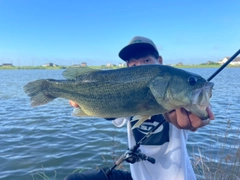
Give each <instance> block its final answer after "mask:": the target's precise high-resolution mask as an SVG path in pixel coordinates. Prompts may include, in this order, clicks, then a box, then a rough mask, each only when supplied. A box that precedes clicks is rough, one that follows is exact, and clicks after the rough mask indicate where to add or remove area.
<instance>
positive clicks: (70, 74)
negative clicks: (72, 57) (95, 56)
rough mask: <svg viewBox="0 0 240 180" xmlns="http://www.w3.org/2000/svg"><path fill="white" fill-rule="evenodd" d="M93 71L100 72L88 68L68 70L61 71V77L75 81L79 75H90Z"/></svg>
mask: <svg viewBox="0 0 240 180" xmlns="http://www.w3.org/2000/svg"><path fill="white" fill-rule="evenodd" d="M94 71H100V70H97V69H92V68H89V67H78V68H69V69H66V70H65V71H63V73H62V75H63V77H65V78H66V79H76V78H77V77H78V76H80V75H83V74H87V73H91V72H94Z"/></svg>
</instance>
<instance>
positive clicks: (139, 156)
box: [106, 119, 166, 175]
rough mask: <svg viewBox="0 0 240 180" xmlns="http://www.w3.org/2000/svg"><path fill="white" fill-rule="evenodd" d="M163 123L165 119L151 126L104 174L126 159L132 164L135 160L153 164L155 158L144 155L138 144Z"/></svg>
mask: <svg viewBox="0 0 240 180" xmlns="http://www.w3.org/2000/svg"><path fill="white" fill-rule="evenodd" d="M164 123H166V120H165V119H162V121H160V122H159V124H157V125H156V126H155V127H153V128H152V129H151V130H150V131H149V132H148V133H147V134H146V135H145V136H144V137H143V138H142V139H141V140H139V141H138V142H137V143H136V144H135V145H134V146H133V148H130V149H128V150H127V151H126V152H125V153H124V154H123V155H122V156H120V158H119V159H118V160H117V161H116V162H115V164H114V165H113V166H112V167H111V168H110V169H108V170H107V171H106V174H107V175H109V174H110V173H111V171H112V170H114V169H115V168H116V167H117V166H119V165H120V164H121V163H122V162H124V161H126V162H128V163H131V164H134V163H135V162H139V161H149V162H150V163H152V164H154V163H155V159H154V158H152V157H149V156H146V155H145V154H143V153H142V152H141V150H140V149H138V148H139V147H140V145H141V144H142V143H143V142H145V141H146V140H148V139H149V137H150V136H151V135H152V134H153V133H154V132H155V131H156V130H157V129H158V128H159V127H160V126H162V125H163V124H164Z"/></svg>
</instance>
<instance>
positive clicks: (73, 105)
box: [69, 100, 79, 108]
mask: <svg viewBox="0 0 240 180" xmlns="http://www.w3.org/2000/svg"><path fill="white" fill-rule="evenodd" d="M69 104H70V105H71V106H72V107H74V108H79V105H78V104H77V103H76V102H74V101H71V100H70V101H69Z"/></svg>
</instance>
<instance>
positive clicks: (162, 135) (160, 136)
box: [131, 115, 169, 145]
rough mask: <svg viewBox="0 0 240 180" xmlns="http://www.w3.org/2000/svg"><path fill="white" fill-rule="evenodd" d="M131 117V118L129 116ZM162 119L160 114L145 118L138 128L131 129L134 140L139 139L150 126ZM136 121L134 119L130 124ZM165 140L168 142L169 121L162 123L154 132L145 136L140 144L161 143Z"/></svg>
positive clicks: (152, 126)
mask: <svg viewBox="0 0 240 180" xmlns="http://www.w3.org/2000/svg"><path fill="white" fill-rule="evenodd" d="M131 119H132V118H131ZM163 121H165V120H164V118H163V116H162V115H156V116H152V117H151V119H148V120H146V121H145V122H144V123H143V124H141V125H140V126H139V127H138V128H135V129H133V130H132V131H133V135H134V138H135V141H136V142H138V141H140V140H141V139H142V138H143V137H144V136H145V135H146V134H147V133H148V132H149V131H150V130H151V129H152V128H154V127H155V126H157V125H158V124H159V123H162V122H163ZM135 123H136V121H131V126H132V127H133V125H134V124H135ZM165 142H169V123H168V122H165V123H163V124H162V125H161V126H160V127H159V128H158V129H156V130H155V131H154V133H153V134H152V135H151V136H150V137H149V138H147V139H146V140H145V141H144V142H143V143H142V144H143V145H163V144H164V143H165Z"/></svg>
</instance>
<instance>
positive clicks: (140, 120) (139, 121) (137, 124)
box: [131, 116, 151, 130]
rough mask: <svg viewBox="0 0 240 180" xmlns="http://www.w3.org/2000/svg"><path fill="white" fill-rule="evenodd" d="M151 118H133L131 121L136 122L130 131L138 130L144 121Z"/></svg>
mask: <svg viewBox="0 0 240 180" xmlns="http://www.w3.org/2000/svg"><path fill="white" fill-rule="evenodd" d="M150 118H151V116H134V117H133V118H132V120H131V121H137V120H138V122H136V123H135V124H134V126H133V127H132V130H133V129H135V128H138V127H139V126H140V125H141V124H142V123H143V122H144V121H146V120H148V119H150Z"/></svg>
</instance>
